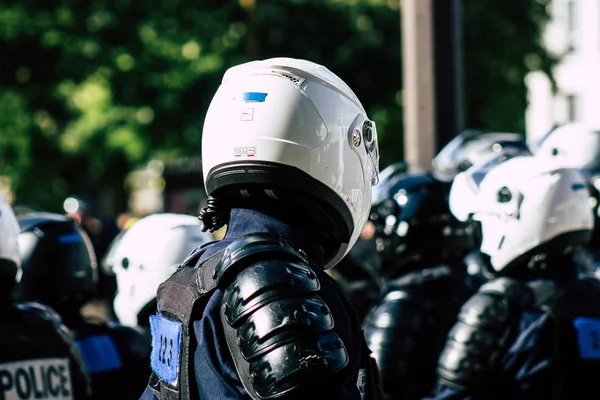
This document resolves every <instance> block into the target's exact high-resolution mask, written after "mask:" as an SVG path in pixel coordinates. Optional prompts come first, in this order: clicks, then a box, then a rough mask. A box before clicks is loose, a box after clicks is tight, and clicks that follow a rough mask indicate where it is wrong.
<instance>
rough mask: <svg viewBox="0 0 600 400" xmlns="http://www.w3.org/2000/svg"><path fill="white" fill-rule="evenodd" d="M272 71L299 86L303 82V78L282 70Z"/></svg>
mask: <svg viewBox="0 0 600 400" xmlns="http://www.w3.org/2000/svg"><path fill="white" fill-rule="evenodd" d="M273 72H274V73H276V74H277V75H281V76H282V77H284V78H285V79H287V80H288V81H290V82H292V83H293V84H294V85H296V86H300V85H301V84H302V82H304V78H299V77H297V76H295V75H292V74H289V73H284V72H280V71H273Z"/></svg>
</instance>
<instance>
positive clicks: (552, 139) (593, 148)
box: [534, 122, 600, 276]
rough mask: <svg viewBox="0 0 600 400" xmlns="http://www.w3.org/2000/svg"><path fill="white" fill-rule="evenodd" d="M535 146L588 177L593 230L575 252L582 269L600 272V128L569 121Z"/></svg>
mask: <svg viewBox="0 0 600 400" xmlns="http://www.w3.org/2000/svg"><path fill="white" fill-rule="evenodd" d="M534 148H535V154H536V155H538V156H540V157H551V158H553V159H555V160H556V161H557V162H560V163H561V164H562V165H563V166H565V167H571V168H578V169H580V170H581V172H582V173H583V174H584V176H585V177H586V178H587V179H588V181H589V184H588V189H589V191H590V195H591V198H590V206H591V207H592V210H593V212H594V219H595V223H594V231H593V233H592V237H591V239H590V243H589V245H588V246H586V247H585V248H578V249H577V250H576V253H575V256H576V260H577V261H578V264H579V265H580V266H581V268H582V272H584V273H589V274H595V275H597V276H600V192H599V191H598V189H599V188H600V132H598V131H594V130H593V129H590V128H589V127H588V126H586V125H585V124H582V123H573V122H572V123H567V124H563V125H559V126H557V127H555V128H554V129H553V130H551V131H550V132H548V133H547V134H546V135H544V137H543V138H542V139H541V140H539V141H538V142H537V143H535V147H534Z"/></svg>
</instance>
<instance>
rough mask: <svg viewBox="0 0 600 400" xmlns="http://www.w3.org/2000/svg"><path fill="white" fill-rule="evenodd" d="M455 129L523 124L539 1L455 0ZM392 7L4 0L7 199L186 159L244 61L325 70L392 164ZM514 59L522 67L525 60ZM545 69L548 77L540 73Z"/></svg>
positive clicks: (2, 103)
mask: <svg viewBox="0 0 600 400" xmlns="http://www.w3.org/2000/svg"><path fill="white" fill-rule="evenodd" d="M463 1H464V2H465V22H466V27H465V32H466V37H465V41H466V43H465V47H466V60H465V61H466V76H467V82H466V83H467V101H468V113H469V114H468V121H469V123H470V124H471V125H473V126H482V127H488V128H491V129H497V130H513V131H514V130H517V131H520V130H522V129H523V111H524V106H525V98H526V97H525V87H524V84H523V77H524V75H525V74H526V73H527V71H528V70H529V69H532V68H534V69H537V68H545V67H547V66H548V65H550V64H549V62H548V60H549V59H548V57H547V56H546V54H545V53H544V51H543V49H542V48H541V46H540V45H539V31H540V26H541V24H543V22H544V21H545V18H546V14H545V9H544V6H543V5H542V4H539V2H531V3H527V4H525V3H523V2H519V6H518V7H517V6H516V4H513V3H515V0H511V1H505V2H498V1H494V0H463ZM398 3H399V1H397V0H389V1H387V0H239V1H238V0H228V1H225V0H204V1H202V2H197V1H196V2H194V1H190V0H149V1H133V0H95V1H91V2H85V1H75V0H45V1H43V2H39V1H37V2H34V1H32V0H4V1H3V2H2V3H0V175H5V176H8V177H10V178H11V180H12V184H13V190H15V192H16V195H17V199H18V201H19V202H20V203H26V204H31V205H35V206H37V207H41V208H47V209H51V210H52V209H54V210H56V209H58V208H59V206H60V204H61V201H62V199H63V198H64V196H65V195H67V194H68V193H73V192H89V193H94V192H97V191H99V190H113V191H115V193H116V194H117V195H118V196H117V197H116V201H117V202H118V203H119V206H124V204H125V203H124V197H123V196H124V194H123V191H122V185H123V179H124V175H125V174H126V173H127V172H128V171H130V170H131V169H132V168H134V167H137V166H139V165H141V164H143V163H144V162H146V161H148V160H149V159H150V158H152V157H160V158H162V159H169V158H176V157H180V156H187V155H197V154H199V151H200V136H201V130H202V124H203V118H204V113H205V111H206V109H207V107H208V104H209V102H210V100H211V97H212V95H213V94H214V92H215V90H216V88H217V87H218V85H219V82H220V78H221V77H222V74H223V72H224V71H225V69H227V68H228V67H230V66H231V65H234V64H237V63H241V62H244V61H248V60H251V59H257V58H268V57H274V56H288V57H299V58H306V59H310V60H313V61H315V62H319V63H322V64H324V65H326V66H328V67H329V68H330V69H331V70H332V71H334V72H336V73H337V74H338V75H340V76H341V77H342V78H343V79H344V80H345V81H347V82H348V84H349V85H350V86H351V87H352V88H353V89H354V90H355V91H356V93H357V95H358V96H359V98H360V99H361V100H362V101H363V104H364V106H365V108H366V109H367V111H368V113H369V114H370V115H371V116H372V118H373V119H375V121H376V122H377V125H378V130H379V134H380V142H381V153H382V166H385V165H386V164H388V163H390V162H392V161H395V160H397V159H401V158H402V134H401V133H402V109H401V97H402V96H401V93H402V92H401V58H400V26H399V21H400V15H399V10H398ZM525 60H529V63H528V64H525ZM546 69H547V68H546Z"/></svg>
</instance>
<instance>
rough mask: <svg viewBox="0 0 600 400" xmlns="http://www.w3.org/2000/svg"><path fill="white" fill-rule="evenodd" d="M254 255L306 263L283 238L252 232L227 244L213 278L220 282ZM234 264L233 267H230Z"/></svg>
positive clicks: (301, 254) (306, 260) (300, 253)
mask: <svg viewBox="0 0 600 400" xmlns="http://www.w3.org/2000/svg"><path fill="white" fill-rule="evenodd" d="M254 256H257V257H259V258H260V259H273V258H275V259H278V260H292V261H301V262H303V263H304V264H307V265H308V259H307V258H306V256H305V255H304V254H303V253H302V252H301V251H300V250H297V249H295V248H294V247H292V245H291V244H289V243H288V242H287V241H286V240H285V239H283V238H281V237H279V236H274V235H268V234H253V235H247V236H244V237H243V238H241V239H239V240H236V241H235V242H233V243H231V244H230V245H229V246H227V248H226V249H225V252H224V253H223V255H222V256H221V260H220V262H219V263H218V264H217V266H216V267H215V270H214V273H213V278H214V279H216V280H217V281H219V282H220V281H221V280H222V279H223V277H224V275H226V273H231V274H235V272H236V271H240V270H241V269H243V268H244V266H246V265H248V263H250V262H251V261H252V259H253V257H254ZM234 266H235V268H232V267H234Z"/></svg>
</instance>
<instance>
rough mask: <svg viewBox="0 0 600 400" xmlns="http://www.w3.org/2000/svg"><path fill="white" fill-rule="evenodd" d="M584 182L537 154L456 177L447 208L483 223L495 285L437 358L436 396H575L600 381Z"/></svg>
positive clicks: (465, 314)
mask: <svg viewBox="0 0 600 400" xmlns="http://www.w3.org/2000/svg"><path fill="white" fill-rule="evenodd" d="M588 199H589V193H588V191H587V187H586V181H585V179H584V177H583V176H582V175H581V174H580V172H579V171H578V170H576V169H569V168H562V167H561V166H560V165H557V164H556V163H553V162H552V160H549V159H542V158H539V157H537V156H535V157H534V156H522V157H515V158H512V159H508V160H505V161H502V160H500V159H492V160H490V161H489V162H487V163H485V164H482V165H480V166H476V167H473V168H471V169H469V170H468V171H466V172H464V173H462V174H459V175H458V176H457V177H456V179H455V181H454V183H453V186H452V189H451V194H450V208H451V210H452V212H453V214H454V215H455V216H456V217H457V218H459V219H461V220H466V219H468V218H469V217H470V216H472V217H473V218H474V219H476V220H479V221H480V222H481V227H482V238H483V240H482V243H481V251H482V252H483V253H484V254H487V255H488V256H489V257H490V263H491V266H492V267H493V269H494V272H495V274H496V279H494V280H492V281H490V282H488V283H486V284H485V285H483V286H482V287H481V288H480V289H479V291H478V292H477V293H476V294H475V295H474V296H473V297H471V298H470V299H469V300H468V301H467V303H465V305H464V306H463V307H462V309H461V311H460V313H459V315H458V318H457V321H456V323H455V325H454V327H453V328H452V330H451V332H450V333H449V335H448V339H447V343H446V345H445V348H444V350H443V352H442V354H441V356H440V360H439V367H438V374H439V380H440V385H439V388H438V391H437V393H436V395H435V397H434V398H435V399H578V398H587V397H589V396H590V393H593V391H594V390H595V389H596V386H597V383H596V381H597V379H598V376H599V374H600V346H599V345H598V342H597V339H598V337H599V335H600V308H599V307H598V304H600V286H599V283H598V281H597V280H596V279H594V278H590V277H586V278H580V277H579V275H578V270H577V266H576V265H575V263H574V262H573V259H572V251H573V249H574V248H575V246H578V245H582V244H585V243H586V242H587V241H588V240H589V237H590V234H591V231H592V227H593V218H592V213H591V210H590V208H589V206H588Z"/></svg>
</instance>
